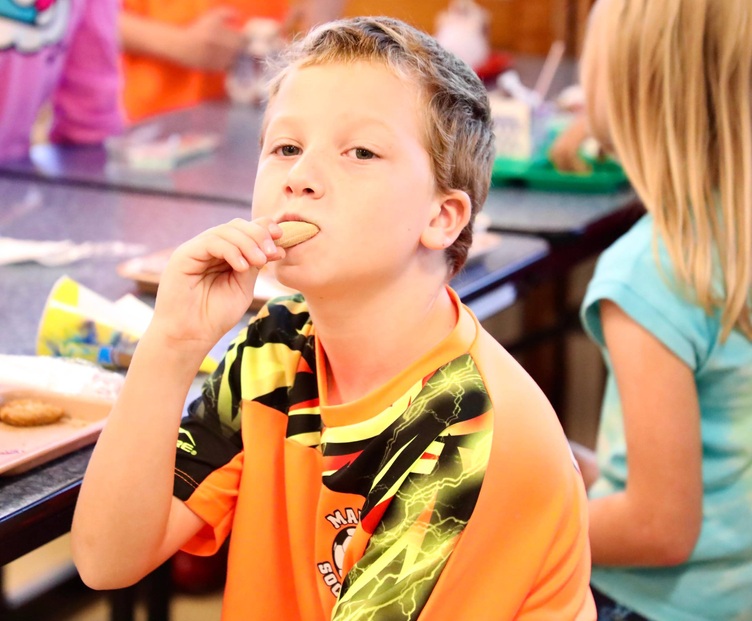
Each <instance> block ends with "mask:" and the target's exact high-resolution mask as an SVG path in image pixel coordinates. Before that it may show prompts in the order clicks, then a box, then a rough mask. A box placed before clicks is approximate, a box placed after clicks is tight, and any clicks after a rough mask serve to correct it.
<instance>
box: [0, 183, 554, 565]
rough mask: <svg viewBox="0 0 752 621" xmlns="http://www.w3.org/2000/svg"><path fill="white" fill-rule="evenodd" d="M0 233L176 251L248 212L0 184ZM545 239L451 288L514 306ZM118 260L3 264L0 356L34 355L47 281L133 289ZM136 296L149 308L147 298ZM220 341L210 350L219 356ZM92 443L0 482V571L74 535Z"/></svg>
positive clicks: (118, 292) (479, 302)
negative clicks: (119, 271) (71, 532)
mask: <svg viewBox="0 0 752 621" xmlns="http://www.w3.org/2000/svg"><path fill="white" fill-rule="evenodd" d="M0 197H2V199H0V236H8V237H15V238H18V239H38V240H63V239H71V240H72V241H75V242H84V241H107V240H119V241H122V242H126V243H130V244H139V245H141V246H142V247H143V250H144V251H145V252H151V251H157V250H160V249H162V248H165V247H169V246H174V245H176V244H178V243H179V242H181V241H183V240H185V239H187V238H189V237H191V236H193V235H195V234H196V233H198V232H200V231H202V230H204V229H205V228H208V227H210V226H213V225H216V224H219V223H221V222H225V221H227V220H229V219H232V218H234V217H238V216H240V217H247V216H248V208H247V207H243V206H234V205H217V204H210V203H206V202H200V201H196V200H188V199H178V198H175V197H166V196H155V195H145V194H138V193H124V192H114V191H111V190H103V189H96V188H87V187H77V186H73V185H56V184H49V183H44V182H39V181H29V180H23V179H10V178H0ZM548 248H549V247H548V243H547V242H546V241H544V240H541V239H538V238H535V237H529V236H520V235H513V234H509V235H504V236H503V238H502V243H501V245H500V247H499V248H498V249H495V250H492V251H490V252H487V253H485V254H483V255H482V256H481V257H480V258H479V259H478V260H477V261H475V262H473V263H472V264H470V265H468V267H467V269H465V270H463V272H462V273H461V274H459V275H458V276H457V277H456V278H455V279H454V280H453V282H452V284H453V286H454V287H455V289H456V290H457V292H458V293H459V295H460V297H461V298H462V299H463V300H464V301H465V302H466V303H467V304H468V305H469V306H470V307H471V308H473V309H474V310H475V311H476V312H477V313H478V314H479V316H483V315H484V314H487V313H491V314H492V313H494V312H498V311H499V310H501V309H502V308H505V307H506V306H508V305H509V304H511V303H512V302H513V301H514V299H515V297H516V288H517V287H518V286H522V285H523V284H524V282H525V280H526V279H528V278H533V277H534V274H535V270H536V265H539V264H542V263H543V262H545V261H546V260H547V259H548V257H549V249H548ZM122 260H123V258H122V257H120V258H117V257H111V258H100V259H96V260H94V259H88V260H83V261H81V262H79V263H75V264H71V265H68V266H64V267H44V266H41V265H38V264H36V263H24V264H18V265H10V266H0V283H2V284H1V285H0V286H1V287H2V293H3V294H2V295H0V316H2V318H3V322H4V326H3V330H2V331H0V352H2V353H6V354H19V355H28V354H33V353H34V347H35V335H36V329H37V323H38V320H39V317H40V315H41V312H42V309H43V308H44V304H45V300H46V298H47V294H48V293H49V291H50V289H51V287H52V284H53V283H54V282H55V281H56V280H57V279H58V278H59V277H60V276H62V275H63V274H67V275H69V276H70V277H71V278H73V279H75V280H77V281H78V282H80V283H81V284H83V285H85V286H87V287H89V288H90V289H92V290H94V291H95V292H97V293H99V294H101V295H104V296H105V297H108V298H110V299H116V298H118V297H120V296H122V295H124V294H125V293H132V292H134V291H135V287H134V284H133V283H132V282H130V281H128V280H125V279H123V278H120V277H119V276H118V275H117V274H116V271H115V268H116V265H117V263H118V262H120V261H122ZM141 297H142V298H143V299H146V300H147V301H150V302H152V303H153V296H149V295H144V294H142V295H141ZM226 344H227V343H226V341H225V342H221V343H220V344H218V346H217V348H215V350H214V351H213V352H212V353H213V354H214V355H215V356H221V355H222V352H223V351H224V348H225V346H226ZM91 450H92V449H91V447H88V448H84V449H81V450H78V451H76V452H74V453H71V454H69V455H67V456H64V457H61V458H59V459H57V460H55V461H53V462H50V463H48V464H45V465H42V466H40V467H38V468H35V469H33V470H30V471H29V472H26V473H23V474H19V475H16V476H9V477H0V566H1V565H3V564H6V563H9V562H11V561H13V560H14V559H16V558H18V557H19V556H21V555H23V554H25V553H27V552H30V551H31V550H33V549H35V548H37V547H39V546H41V545H43V544H45V543H47V542H49V541H51V540H53V539H55V538H56V537H58V536H60V535H62V534H64V533H65V532H67V531H68V530H69V529H70V525H71V519H72V515H73V509H74V506H75V502H76V498H77V496H78V492H79V488H80V485H81V479H82V477H83V474H84V471H85V469H86V465H87V463H88V460H89V456H90V454H91Z"/></svg>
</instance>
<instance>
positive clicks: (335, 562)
mask: <svg viewBox="0 0 752 621" xmlns="http://www.w3.org/2000/svg"><path fill="white" fill-rule="evenodd" d="M325 517H326V520H327V522H329V524H331V525H332V528H334V529H335V533H334V538H333V539H332V556H331V560H326V561H322V562H320V563H316V567H317V569H318V570H319V574H321V579H322V580H323V581H324V584H325V585H326V586H328V587H329V590H330V591H331V592H332V595H334V597H338V596H339V592H340V591H341V590H342V578H343V577H344V576H343V570H344V564H345V552H347V546H349V545H350V541H351V540H352V538H353V535H354V534H355V527H356V526H357V525H358V523H359V522H360V510H359V509H353V508H351V507H347V508H346V509H345V510H344V512H343V511H340V510H339V509H337V510H336V511H333V512H332V513H330V514H329V515H326V516H325Z"/></svg>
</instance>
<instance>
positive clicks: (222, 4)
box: [120, 0, 345, 121]
mask: <svg viewBox="0 0 752 621" xmlns="http://www.w3.org/2000/svg"><path fill="white" fill-rule="evenodd" d="M344 3H345V0H300V2H298V3H297V4H294V5H292V4H291V3H289V2H288V1H287V0H220V1H219V2H215V1H213V0H181V1H180V2H172V1H165V0H124V3H123V11H122V13H121V15H120V35H121V38H122V45H123V71H124V79H125V87H124V103H125V109H126V113H127V116H128V119H129V120H130V121H138V120H140V119H143V118H144V117H148V116H151V115H153V114H158V113H160V112H166V111H168V110H173V109H176V108H184V107H187V106H191V105H194V104H196V103H199V102H201V101H206V100H212V99H223V98H224V97H225V96H226V90H225V73H226V72H227V71H228V70H229V69H230V68H231V67H232V65H233V63H234V62H235V60H236V59H237V58H238V56H239V55H240V54H242V53H243V51H244V50H245V47H246V45H247V37H246V35H245V34H244V32H243V28H244V25H245V24H246V22H247V21H248V20H249V19H251V18H266V19H271V20H275V21H277V22H279V23H280V29H281V30H284V31H285V32H287V33H290V32H294V31H299V30H307V29H308V28H310V27H311V26H313V25H315V24H317V23H322V22H325V21H329V20H331V19H334V18H336V17H338V16H339V15H340V14H341V12H342V8H343V5H344Z"/></svg>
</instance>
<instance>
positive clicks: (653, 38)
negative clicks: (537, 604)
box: [582, 0, 752, 621]
mask: <svg viewBox="0 0 752 621" xmlns="http://www.w3.org/2000/svg"><path fill="white" fill-rule="evenodd" d="M582 67H583V84H584V87H585V90H586V97H587V105H588V114H589V119H590V125H591V130H592V131H593V133H594V135H595V137H596V138H597V139H599V140H600V141H601V143H602V144H604V145H610V147H611V148H612V149H613V150H614V151H615V153H616V155H617V156H618V158H619V159H620V160H621V162H622V164H623V166H624V168H625V170H626V171H627V174H628V175H629V178H630V180H631V182H632V184H633V186H634V187H635V189H636V191H637V192H638V193H639V195H640V197H641V199H642V201H643V203H644V205H645V207H646V210H647V214H646V215H645V216H644V217H643V218H642V219H641V220H640V221H639V222H638V223H637V224H636V225H635V226H634V227H633V229H632V230H631V231H629V232H628V233H627V234H626V235H625V236H624V237H622V238H621V239H620V240H619V241H617V242H616V243H615V244H614V245H613V246H612V247H611V248H610V249H609V250H607V251H606V252H605V253H604V254H603V255H602V257H601V258H600V260H599V262H598V266H597V269H596V272H595V275H594V277H593V280H592V281H591V283H590V285H589V288H588V291H587V294H586V297H585V300H584V303H583V308H582V319H583V322H584V325H585V328H586V330H587V332H588V333H589V335H590V336H591V337H592V338H593V339H594V340H595V341H596V342H597V343H598V344H599V345H600V346H601V348H602V351H603V355H604V358H605V361H606V364H607V367H608V379H607V386H606V392H605V397H604V402H603V407H602V419H601V426H600V431H599V439H598V465H599V469H600V472H599V473H597V474H596V476H595V477H592V478H594V479H595V480H594V481H593V480H592V478H591V480H589V481H586V482H587V483H588V484H590V483H592V486H591V487H590V488H589V494H590V515H591V527H590V529H591V530H590V538H591V545H592V553H593V564H594V570H593V575H592V585H593V586H594V590H595V595H596V600H597V602H598V604H599V609H600V610H599V615H600V616H599V619H601V620H604V619H605V620H616V619H619V620H627V619H628V620H638V619H645V618H647V619H652V620H654V621H680V620H681V621H690V620H691V621H699V620H706V621H718V620H731V619H733V620H734V621H747V620H750V619H752V529H751V528H750V526H749V525H750V523H752V343H751V342H750V339H751V338H752V317H751V316H750V278H752V254H751V253H752V160H751V158H752V118H751V112H750V86H751V84H752V81H751V77H752V4H750V2H749V0H720V1H719V0H661V1H660V2H655V1H654V0H599V1H598V2H597V4H596V5H595V7H594V9H593V13H592V16H591V23H590V27H589V32H588V35H587V40H586V46H585V50H584V54H583V65H582ZM583 465H584V463H583ZM587 471H588V469H587V468H586V467H583V472H587ZM586 478H588V477H586Z"/></svg>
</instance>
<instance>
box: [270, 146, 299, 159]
mask: <svg viewBox="0 0 752 621" xmlns="http://www.w3.org/2000/svg"><path fill="white" fill-rule="evenodd" d="M274 151H275V152H277V153H279V154H280V155H283V156H284V157H290V156H293V155H299V154H300V147H296V146H295V145H294V144H283V145H282V146H281V147H277V148H276V149H274Z"/></svg>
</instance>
